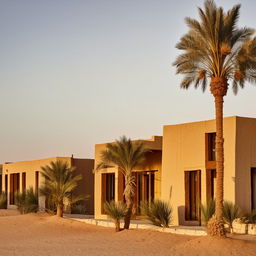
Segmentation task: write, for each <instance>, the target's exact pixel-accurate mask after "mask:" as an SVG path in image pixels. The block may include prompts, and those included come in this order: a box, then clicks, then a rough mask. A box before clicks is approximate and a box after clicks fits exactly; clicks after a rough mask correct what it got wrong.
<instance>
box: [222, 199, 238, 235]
mask: <svg viewBox="0 0 256 256" xmlns="http://www.w3.org/2000/svg"><path fill="white" fill-rule="evenodd" d="M239 217H241V211H240V209H239V207H238V206H237V205H236V204H234V203H232V202H229V201H224V204H223V218H224V221H225V222H226V223H227V224H228V225H229V229H230V232H231V233H232V232H233V225H232V223H233V221H234V220H235V219H237V218H239Z"/></svg>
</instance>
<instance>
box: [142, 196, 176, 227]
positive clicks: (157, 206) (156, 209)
mask: <svg viewBox="0 0 256 256" xmlns="http://www.w3.org/2000/svg"><path fill="white" fill-rule="evenodd" d="M141 212H142V214H143V215H145V216H146V217H147V218H148V220H150V221H151V222H152V224H153V225H156V226H160V227H169V225H170V223H171V221H172V213H173V211H172V207H171V206H170V205H169V203H167V202H164V201H162V200H159V199H157V200H154V201H152V202H150V203H148V202H142V203H141Z"/></svg>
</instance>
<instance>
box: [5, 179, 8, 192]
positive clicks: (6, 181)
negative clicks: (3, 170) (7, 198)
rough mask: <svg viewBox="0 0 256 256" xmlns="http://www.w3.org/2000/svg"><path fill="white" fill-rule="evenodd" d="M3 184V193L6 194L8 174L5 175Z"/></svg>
mask: <svg viewBox="0 0 256 256" xmlns="http://www.w3.org/2000/svg"><path fill="white" fill-rule="evenodd" d="M4 183H5V184H4V187H5V193H8V174H5V178H4Z"/></svg>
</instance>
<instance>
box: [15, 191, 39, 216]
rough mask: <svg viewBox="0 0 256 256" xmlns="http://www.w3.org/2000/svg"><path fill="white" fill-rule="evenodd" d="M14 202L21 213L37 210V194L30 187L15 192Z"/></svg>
mask: <svg viewBox="0 0 256 256" xmlns="http://www.w3.org/2000/svg"><path fill="white" fill-rule="evenodd" d="M15 204H16V205H17V207H18V211H19V212H20V213H21V214H26V213H30V212H37V211H38V194H37V193H35V192H34V190H33V188H32V187H31V188H29V189H28V190H26V191H23V192H16V194H15Z"/></svg>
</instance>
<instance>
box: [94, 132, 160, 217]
mask: <svg viewBox="0 0 256 256" xmlns="http://www.w3.org/2000/svg"><path fill="white" fill-rule="evenodd" d="M143 141H144V143H145V145H146V147H147V148H149V149H151V150H152V152H151V153H148V154H147V155H146V160H145V162H144V163H143V165H140V166H137V167H136V168H135V171H143V170H158V172H157V173H156V176H155V198H159V197H160V193H161V169H162V168H161V166H162V163H161V162H162V137H161V136H154V137H152V138H151V139H149V140H143ZM106 145H107V144H98V145H95V167H96V166H97V164H98V163H100V161H101V152H102V151H103V150H105V149H106ZM103 173H115V200H116V201H118V192H119V191H118V179H119V177H120V176H119V175H121V176H123V175H122V173H121V172H119V171H118V168H117V167H113V168H106V169H103V170H99V171H95V185H94V189H95V200H94V207H95V218H96V219H106V218H107V215H105V214H102V198H101V195H102V180H101V178H102V174H103Z"/></svg>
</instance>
